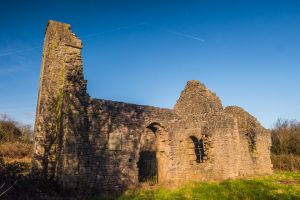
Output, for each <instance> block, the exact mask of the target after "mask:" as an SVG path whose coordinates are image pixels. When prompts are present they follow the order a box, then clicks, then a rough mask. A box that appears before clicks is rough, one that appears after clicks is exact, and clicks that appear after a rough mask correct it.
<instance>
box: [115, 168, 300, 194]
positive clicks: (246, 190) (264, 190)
mask: <svg viewBox="0 0 300 200" xmlns="http://www.w3.org/2000/svg"><path fill="white" fill-rule="evenodd" d="M280 181H286V183H288V184H283V183H280ZM297 181H298V182H297ZM118 199H119V200H127V199H135V200H140V199H159V200H163V199H172V200H173V199H174V200H175V199H204V200H209V199H217V200H222V199H228V200H229V199H230V200H236V199H242V200H250V199H258V200H262V199H268V200H269V199H270V200H272V199H280V200H285V199H295V200H296V199H299V200H300V173H296V172H276V173H275V174H274V175H272V176H265V177H259V178H251V179H238V180H227V181H223V182H218V183H217V182H216V183H199V182H198V183H197V182H193V183H189V184H186V185H184V186H183V187H181V188H178V189H175V190H174V189H165V188H156V189H137V190H130V191H127V192H125V193H124V194H123V195H122V196H120V197H119V198H118Z"/></svg>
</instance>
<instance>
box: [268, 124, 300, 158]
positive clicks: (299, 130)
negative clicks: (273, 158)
mask: <svg viewBox="0 0 300 200" xmlns="http://www.w3.org/2000/svg"><path fill="white" fill-rule="evenodd" d="M271 133H272V148H271V151H272V153H273V154H276V155H281V154H294V155H300V122H297V121H296V120H282V119H278V120H277V122H276V123H275V127H274V128H273V129H272V130H271Z"/></svg>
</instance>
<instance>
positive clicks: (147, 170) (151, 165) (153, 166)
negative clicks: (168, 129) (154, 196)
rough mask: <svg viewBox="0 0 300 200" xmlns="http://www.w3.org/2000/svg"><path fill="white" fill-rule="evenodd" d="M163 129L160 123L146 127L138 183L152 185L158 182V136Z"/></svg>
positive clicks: (138, 165)
mask: <svg viewBox="0 0 300 200" xmlns="http://www.w3.org/2000/svg"><path fill="white" fill-rule="evenodd" d="M161 129H162V127H161V125H160V124H159V123H151V124H150V125H149V126H147V127H146V129H145V131H144V133H143V134H142V136H141V140H140V145H141V146H140V153H139V161H138V163H137V167H138V181H139V182H140V183H148V184H150V185H153V184H156V183H157V182H158V171H159V170H158V164H159V159H158V155H157V150H158V149H157V148H158V147H157V142H158V141H157V137H158V136H157V134H158V133H159V131H160V130H161Z"/></svg>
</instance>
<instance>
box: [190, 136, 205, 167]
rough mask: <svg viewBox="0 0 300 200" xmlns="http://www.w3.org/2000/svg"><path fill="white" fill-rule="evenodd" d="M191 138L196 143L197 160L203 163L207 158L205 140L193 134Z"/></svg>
mask: <svg viewBox="0 0 300 200" xmlns="http://www.w3.org/2000/svg"><path fill="white" fill-rule="evenodd" d="M190 138H191V139H192V141H193V143H194V150H195V155H196V162H197V163H202V162H203V161H204V158H205V152H204V145H203V140H202V139H200V140H198V139H197V138H196V137H195V136H191V137H190Z"/></svg>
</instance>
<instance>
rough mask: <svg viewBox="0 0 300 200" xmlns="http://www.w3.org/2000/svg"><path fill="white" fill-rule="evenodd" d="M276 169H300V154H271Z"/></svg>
mask: <svg viewBox="0 0 300 200" xmlns="http://www.w3.org/2000/svg"><path fill="white" fill-rule="evenodd" d="M271 160H272V164H273V167H274V169H277V170H284V171H300V156H298V155H293V154H282V155H274V154H272V155H271Z"/></svg>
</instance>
